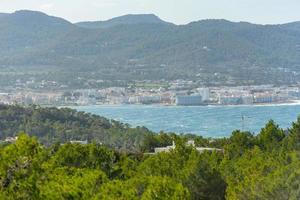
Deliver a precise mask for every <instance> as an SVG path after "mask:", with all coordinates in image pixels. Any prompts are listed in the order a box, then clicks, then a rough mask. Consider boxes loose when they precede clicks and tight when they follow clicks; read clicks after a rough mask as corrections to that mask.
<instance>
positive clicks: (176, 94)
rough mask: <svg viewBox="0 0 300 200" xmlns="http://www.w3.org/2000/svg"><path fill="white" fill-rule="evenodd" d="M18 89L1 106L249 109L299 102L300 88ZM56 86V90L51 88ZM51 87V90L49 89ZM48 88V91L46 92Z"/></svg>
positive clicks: (4, 95)
mask: <svg viewBox="0 0 300 200" xmlns="http://www.w3.org/2000/svg"><path fill="white" fill-rule="evenodd" d="M17 83H18V85H19V86H20V87H18V88H15V89H13V90H12V89H10V88H4V89H2V90H0V103H1V104H8V105H12V104H20V105H31V104H38V105H42V106H77V105H78V106H85V105H103V104H105V105H107V104H108V105H116V104H117V105H119V104H145V105H149V104H161V105H177V106H204V105H252V104H276V103H295V102H297V101H299V100H300V85H291V86H280V87H278V86H274V85H258V86H257V85H249V86H213V87H205V86H199V85H196V84H194V82H193V81H185V80H175V81H169V82H163V81H160V82H150V81H141V82H137V83H134V84H131V85H127V86H122V87H121V86H118V87H116V86H114V87H103V88H92V89H66V88H64V87H63V86H58V85H57V83H55V82H53V81H43V83H42V85H40V87H39V88H36V89H32V88H29V87H28V85H33V84H34V82H30V83H28V82H25V83H22V82H20V81H19V82H17ZM54 86H56V87H54ZM51 87H53V88H51ZM49 88H50V89H49Z"/></svg>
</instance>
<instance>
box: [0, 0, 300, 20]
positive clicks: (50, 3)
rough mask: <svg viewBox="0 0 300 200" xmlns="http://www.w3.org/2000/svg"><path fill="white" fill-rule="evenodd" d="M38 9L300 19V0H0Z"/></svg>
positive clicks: (98, 16)
mask: <svg viewBox="0 0 300 200" xmlns="http://www.w3.org/2000/svg"><path fill="white" fill-rule="evenodd" d="M22 9H26V10H36V11H42V12H45V13H47V14H49V15H53V16H58V17H62V18H65V19H67V20H69V21H71V22H79V21H97V20H107V19H110V18H113V17H117V16H121V15H125V14H150V13H151V14H155V15H157V16H159V17H160V18H161V19H163V20H165V21H169V22H173V23H175V24H187V23H189V22H192V21H198V20H202V19H227V20H231V21H247V22H252V23H257V24H280V23H286V22H292V21H300V12H299V10H300V0H0V12H5V13H11V12H14V11H16V10H22Z"/></svg>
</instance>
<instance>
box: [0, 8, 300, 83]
mask: <svg viewBox="0 0 300 200" xmlns="http://www.w3.org/2000/svg"><path fill="white" fill-rule="evenodd" d="M83 27H89V28H83ZM101 27H102V28H101ZM103 27H105V28H103ZM298 27H299V23H291V24H285V25H256V24H250V23H246V22H240V23H234V22H230V21H226V20H202V21H198V22H193V23H190V24H187V25H180V26H177V25H174V24H170V23H166V22H163V21H161V20H160V19H159V18H158V17H156V16H154V15H127V16H123V17H118V18H115V19H111V20H108V21H106V22H95V23H80V24H72V23H70V22H68V21H66V20H64V19H61V18H57V17H52V16H48V15H45V14H44V13H40V12H34V11H18V12H15V13H12V14H7V15H4V16H2V17H0V63H1V65H0V71H1V66H2V70H3V69H4V70H5V69H7V67H12V66H13V67H14V68H17V70H18V72H20V71H22V70H24V71H27V70H28V69H29V68H32V67H35V69H37V70H38V72H40V70H45V69H47V70H56V71H61V72H64V73H60V74H64V76H65V77H61V79H62V80H66V79H72V80H73V78H74V77H72V78H71V76H70V77H69V76H68V74H69V73H74V72H80V73H82V74H81V75H82V76H86V77H96V78H97V79H107V80H132V79H136V80H141V79H142V80H143V79H147V80H157V79H179V78H182V79H190V80H201V81H202V82H203V83H207V84H230V83H237V84H250V83H251V84H261V83H275V84H288V83H295V82H297V81H298V80H299V78H300V77H299V76H300V75H299V74H300V37H299V32H298ZM70 69H71V70H70ZM91 73H92V74H93V75H91ZM56 77H57V76H54V77H53V79H55V78H56ZM0 78H1V77H0ZM5 78H7V77H5ZM14 79H15V78H14ZM6 82H7V81H6Z"/></svg>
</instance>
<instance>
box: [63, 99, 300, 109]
mask: <svg viewBox="0 0 300 200" xmlns="http://www.w3.org/2000/svg"><path fill="white" fill-rule="evenodd" d="M297 105H300V100H292V101H290V102H274V103H259V104H236V105H221V104H208V105H197V106H178V105H174V104H90V105H65V106H58V107H59V108H63V107H70V108H73V107H74V108H76V107H91V106H94V107H120V106H136V107H138V106H142V107H151V106H161V107H178V108H180V107H260V106H261V107H265V106H297Z"/></svg>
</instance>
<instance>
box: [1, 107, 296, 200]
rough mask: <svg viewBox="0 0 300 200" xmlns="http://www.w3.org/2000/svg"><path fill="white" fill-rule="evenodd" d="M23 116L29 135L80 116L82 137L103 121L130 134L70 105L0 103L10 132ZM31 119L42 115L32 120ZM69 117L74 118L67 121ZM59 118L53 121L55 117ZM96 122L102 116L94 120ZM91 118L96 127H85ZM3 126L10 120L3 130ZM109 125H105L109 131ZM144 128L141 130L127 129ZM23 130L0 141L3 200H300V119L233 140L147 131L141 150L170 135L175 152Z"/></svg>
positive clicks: (164, 142)
mask: <svg viewBox="0 0 300 200" xmlns="http://www.w3.org/2000/svg"><path fill="white" fill-rule="evenodd" d="M71 112H73V113H72V114H70V113H71ZM8 113H10V114H8ZM25 113H28V114H27V115H26V116H27V118H26V120H27V122H28V126H33V128H32V129H27V131H29V132H28V133H29V134H31V133H30V132H31V131H36V130H40V129H38V127H37V125H39V126H40V125H41V124H42V123H44V124H45V127H47V128H45V129H43V130H42V129H41V130H40V131H41V132H40V134H41V133H42V132H43V131H44V132H45V133H48V132H47V130H48V129H49V128H51V126H52V125H54V124H60V123H62V122H64V124H65V125H66V127H68V128H70V127H69V126H68V125H67V124H68V123H71V122H73V123H74V124H76V123H75V122H76V121H77V120H79V119H81V120H82V121H81V123H82V127H81V129H82V130H81V131H82V132H81V131H80V132H77V134H82V133H83V132H84V130H86V131H87V133H88V134H89V135H90V136H91V137H95V138H97V134H102V132H98V133H97V134H92V133H93V131H91V129H90V128H89V127H91V124H94V125H95V124H97V123H100V122H101V123H100V124H101V126H98V129H100V127H101V130H102V131H103V133H106V132H105V131H108V130H109V131H108V132H107V133H110V134H113V133H114V132H119V133H118V134H121V135H122V134H125V133H126V131H125V130H126V129H125V130H122V131H120V130H119V131H118V129H124V127H125V125H122V124H119V125H118V126H117V125H112V124H116V123H117V122H109V121H108V120H105V119H104V118H100V117H96V116H89V115H88V114H84V113H78V112H75V111H73V110H70V109H60V110H59V109H54V108H45V109H42V108H38V107H29V108H21V107H6V108H5V107H2V108H1V113H0V116H1V120H0V121H1V124H0V127H1V129H2V130H3V128H6V129H5V130H10V131H17V130H20V129H19V128H16V129H14V130H12V127H13V126H12V123H13V124H14V126H17V125H18V122H19V121H20V118H18V117H17V116H23V115H25ZM50 113H52V115H50ZM21 114H22V115H21ZM56 114H58V115H57V116H56ZM3 116H5V119H6V120H4V117H3ZM28 116H35V119H40V120H36V121H35V123H33V121H32V119H31V118H29V117H28ZM58 116H60V117H61V119H60V122H59V120H57V117H58ZM75 116H76V117H75ZM67 117H69V118H70V119H69V121H67V122H66V121H64V120H66V118H67ZM23 119H25V118H23ZM42 119H43V120H42ZM54 119H55V120H56V121H57V122H56V123H53V122H52V121H53V120H54ZM83 119H85V120H83ZM93 120H98V121H97V122H94V123H93ZM86 121H89V123H91V124H90V125H89V126H87V125H86V123H87V122H86ZM5 124H10V125H9V126H6V127H5ZM23 125H24V124H23ZM104 126H108V127H107V129H104V128H103V127H104ZM9 127H10V129H9ZM58 127H59V125H58ZM75 127H76V128H78V127H77V126H74V130H75V129H76V128H75ZM128 129H130V128H128ZM58 130H60V129H57V131H58ZM139 130H143V129H130V131H133V132H135V131H139ZM127 131H128V130H127ZM1 133H4V131H1ZM40 134H37V135H36V136H38V137H39V140H40V141H45V138H46V137H45V135H43V136H41V135H40ZM51 134H53V135H55V137H58V135H59V134H58V133H56V132H55V131H53V132H51V133H48V136H47V137H50V136H51ZM118 134H117V136H119V135H118ZM18 135H19V138H18V140H17V141H16V142H15V143H12V144H5V143H4V144H1V146H0V199H3V200H15V199H20V200H23V199H25V200H26V199H28V200H29V199H30V200H35V199H37V200H39V199H43V200H44V199H53V200H54V199H55V200H56V199H124V200H125V199H147V200H148V199H178V200H184V199H195V200H196V199H200V200H201V199H205V200H206V199H212V200H218V199H220V200H222V199H233V200H235V199H236V200H239V199H255V200H257V199H258V200H260V199H261V200H264V199H275V200H277V199H278V200H282V199H287V200H297V199H299V198H300V139H299V138H300V118H299V119H298V121H297V122H295V123H294V124H293V125H292V127H291V128H290V129H289V130H287V131H284V130H282V129H280V128H279V127H278V125H276V123H275V122H274V121H270V122H269V123H268V124H266V126H265V127H264V128H263V129H262V130H261V132H260V133H259V134H258V135H256V136H255V135H252V134H250V133H247V132H241V131H235V132H233V133H232V136H231V137H230V138H227V139H218V140H214V141H211V142H210V141H209V140H208V139H204V138H201V137H196V136H193V135H179V136H178V135H175V134H166V133H160V134H152V133H150V132H147V131H146V132H145V133H143V132H142V135H143V137H144V138H143V141H144V142H143V145H141V148H140V150H143V151H150V150H151V149H152V148H153V147H155V146H164V145H168V144H170V143H171V142H172V141H173V140H174V141H175V142H176V148H175V149H174V150H172V151H171V152H168V153H159V154H154V155H149V154H142V153H138V151H134V152H133V151H131V152H129V151H128V152H124V151H119V150H118V149H117V150H114V149H112V148H109V147H107V145H102V144H99V143H98V144H97V143H96V142H92V143H90V144H87V145H81V144H71V143H68V142H67V143H65V144H59V143H56V144H52V145H50V143H49V145H48V146H45V145H42V144H41V143H40V142H38V139H37V138H36V137H30V136H28V135H26V134H24V133H19V134H18ZM31 135H32V134H31ZM127 136H128V135H127ZM192 138H193V139H194V140H195V142H196V144H197V145H199V146H215V147H220V148H223V149H224V152H223V153H221V152H204V153H199V152H198V151H197V150H196V149H194V147H192V146H187V145H186V141H187V140H188V139H192ZM123 139H124V140H127V139H128V140H130V138H126V137H123Z"/></svg>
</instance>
